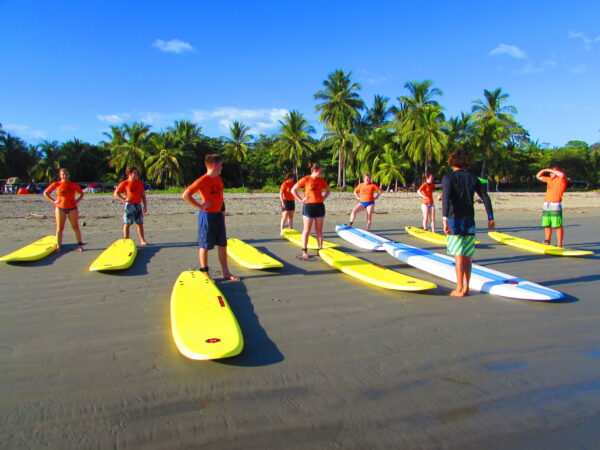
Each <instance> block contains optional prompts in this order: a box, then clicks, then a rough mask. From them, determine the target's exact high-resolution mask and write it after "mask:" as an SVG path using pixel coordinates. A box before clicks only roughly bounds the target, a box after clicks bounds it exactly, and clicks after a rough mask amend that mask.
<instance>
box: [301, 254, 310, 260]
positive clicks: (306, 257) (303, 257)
mask: <svg viewBox="0 0 600 450" xmlns="http://www.w3.org/2000/svg"><path fill="white" fill-rule="evenodd" d="M301 258H302V259H304V260H306V259H308V258H309V256H308V253H306V252H302V256H301Z"/></svg>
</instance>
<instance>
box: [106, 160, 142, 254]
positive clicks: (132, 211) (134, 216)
mask: <svg viewBox="0 0 600 450" xmlns="http://www.w3.org/2000/svg"><path fill="white" fill-rule="evenodd" d="M123 192H125V196H126V197H123V195H122V193H123ZM113 195H114V197H115V198H116V199H117V200H119V201H121V202H123V203H125V213H124V214H123V238H124V239H129V227H130V226H131V225H132V224H134V223H135V227H136V228H137V232H138V235H139V237H140V245H148V243H147V242H146V239H145V238H144V214H146V212H148V203H147V202H146V191H145V190H144V183H142V182H141V181H140V180H139V179H138V170H137V169H136V168H135V167H128V168H127V179H126V180H125V181H121V182H120V183H119V185H118V186H117V188H116V189H115V192H114V194H113ZM142 204H143V207H142Z"/></svg>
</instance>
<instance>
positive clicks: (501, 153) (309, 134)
mask: <svg viewBox="0 0 600 450" xmlns="http://www.w3.org/2000/svg"><path fill="white" fill-rule="evenodd" d="M322 85H323V86H322V89H321V90H318V91H317V92H316V93H315V94H314V100H315V102H316V104H315V112H316V113H318V122H319V123H320V124H321V125H322V127H323V133H322V135H321V136H320V137H317V136H315V134H316V131H315V128H314V127H312V126H311V125H310V124H309V122H308V121H307V119H306V117H305V115H304V114H303V113H301V112H300V111H297V110H291V111H289V112H288V113H287V114H286V115H285V116H284V117H283V118H282V120H280V121H279V125H280V127H279V129H278V130H276V132H275V133H274V134H272V135H270V136H269V135H265V134H260V135H258V136H253V135H251V134H250V127H249V126H248V125H247V124H244V123H243V122H242V121H233V122H232V123H231V124H230V125H229V136H219V137H210V136H206V135H204V134H203V131H202V128H201V126H200V125H199V124H197V123H194V122H190V121H185V120H181V121H176V122H175V123H174V124H173V126H171V127H168V128H167V129H165V130H153V129H152V127H151V126H150V125H148V124H144V123H142V122H132V123H123V124H121V125H115V126H111V127H110V129H109V131H107V132H105V133H104V137H105V140H103V141H101V142H99V143H97V144H91V143H87V142H83V141H81V140H79V139H77V138H73V139H71V140H68V141H66V142H57V141H42V142H40V143H38V144H35V145H33V144H29V143H27V142H25V141H24V140H23V139H21V138H20V137H18V136H15V135H13V134H11V133H9V132H7V131H6V130H4V129H3V128H2V126H1V125H0V178H2V179H6V178H9V177H19V178H21V179H23V180H33V181H36V182H50V181H53V180H55V179H56V178H57V172H58V169H59V168H60V167H66V168H68V169H69V170H70V171H71V176H72V179H73V180H79V181H82V182H83V181H89V182H91V181H102V182H113V183H114V182H116V181H119V180H121V179H123V178H124V177H125V173H124V170H125V168H126V167H128V166H135V167H137V168H138V170H139V172H140V175H141V177H142V178H143V179H144V180H145V181H146V182H148V183H149V184H151V185H153V186H154V187H157V188H161V189H172V190H174V191H177V190H178V189H180V188H181V187H183V186H185V185H187V184H190V183H191V182H192V181H194V180H195V179H196V178H197V177H198V176H200V175H201V174H202V173H203V172H204V157H205V155H207V154H209V153H220V154H222V155H223V156H224V158H225V162H226V164H225V165H224V169H223V173H222V176H223V178H224V181H225V184H226V186H227V187H229V188H236V189H239V190H240V191H247V190H250V189H263V190H265V191H268V192H277V188H278V186H279V184H280V183H281V181H282V179H283V176H284V174H285V173H286V172H290V171H291V172H294V173H295V174H296V176H297V177H301V176H303V175H305V174H307V173H308V165H309V163H311V162H318V163H320V164H321V165H322V166H323V167H324V169H325V171H324V176H325V177H326V179H327V180H328V181H330V184H331V185H332V186H335V187H337V188H339V189H345V188H346V186H347V185H348V184H351V185H354V184H356V183H357V182H358V181H359V180H360V178H361V175H362V174H364V173H370V174H371V175H372V177H373V179H374V181H375V182H378V183H380V184H381V185H382V186H383V187H385V188H386V189H388V190H391V189H393V190H398V189H401V188H403V187H413V188H414V187H415V186H416V187H418V186H419V185H420V183H421V180H422V175H423V173H425V172H431V173H433V174H434V176H435V177H436V178H437V179H438V180H439V179H440V178H441V176H442V175H443V174H444V173H446V172H447V171H448V170H449V169H448V167H447V166H446V164H445V161H446V159H447V157H448V155H449V154H450V153H451V152H453V151H455V150H458V149H466V150H467V151H469V152H470V155H471V158H472V160H473V167H472V170H473V171H476V172H477V173H479V174H480V176H481V177H483V178H487V179H489V180H490V181H491V182H492V184H491V188H492V189H498V188H499V187H502V188H503V189H508V188H515V189H532V188H534V189H542V188H543V186H540V185H539V183H537V181H536V180H535V174H536V173H537V172H538V171H539V170H540V168H544V167H548V166H555V165H556V166H560V167H561V168H563V169H564V170H565V171H566V173H567V175H568V177H569V178H570V179H571V180H576V181H577V182H578V185H581V187H582V188H585V189H593V188H596V187H597V186H598V184H600V142H597V143H594V144H592V145H590V144H588V143H586V142H583V141H579V140H572V141H569V142H567V143H566V144H565V145H564V146H562V147H550V146H549V145H547V144H540V143H539V141H532V140H531V138H530V136H529V133H528V131H527V129H526V127H525V126H523V125H522V124H520V123H519V122H518V121H517V114H518V111H517V108H515V107H514V106H512V105H510V104H509V97H510V96H509V94H508V93H506V92H504V91H503V90H502V88H496V89H492V90H488V89H484V91H483V93H482V94H483V95H482V96H481V97H480V98H477V99H475V100H473V102H472V106H471V110H470V111H468V112H461V113H460V114H459V115H458V116H455V117H446V114H445V113H444V107H443V104H442V101H441V100H442V99H443V92H442V90H441V89H439V88H437V87H435V86H434V83H433V82H432V81H431V80H424V81H409V82H407V83H406V84H405V85H404V89H405V93H403V94H402V95H399V96H398V97H396V102H395V104H391V102H390V100H389V99H388V98H386V97H383V96H380V95H375V96H374V98H373V102H372V104H371V106H367V104H366V102H365V101H364V100H363V99H362V98H361V97H360V91H361V86H360V84H358V83H356V82H354V81H353V80H352V72H345V71H343V70H339V69H338V70H335V71H333V72H332V73H330V74H328V75H327V77H326V78H325V79H324V81H323V83H322Z"/></svg>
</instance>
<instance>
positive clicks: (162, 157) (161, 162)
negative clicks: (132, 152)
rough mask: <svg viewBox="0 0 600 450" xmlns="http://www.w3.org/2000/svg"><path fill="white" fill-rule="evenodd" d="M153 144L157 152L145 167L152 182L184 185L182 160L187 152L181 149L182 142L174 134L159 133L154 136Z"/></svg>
mask: <svg viewBox="0 0 600 450" xmlns="http://www.w3.org/2000/svg"><path fill="white" fill-rule="evenodd" d="M152 143H153V145H154V147H155V150H154V151H155V152H154V154H153V155H152V156H149V157H148V158H147V159H146V161H145V165H146V167H147V174H148V178H149V180H150V181H152V182H153V183H156V184H159V185H161V186H165V185H182V184H183V171H182V167H181V162H180V159H182V158H183V156H184V154H185V152H184V151H183V150H182V148H181V141H180V140H179V139H178V136H177V135H176V134H174V133H171V132H167V133H159V134H156V135H154V137H153V139H152Z"/></svg>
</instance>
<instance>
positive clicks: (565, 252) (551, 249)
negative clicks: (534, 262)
mask: <svg viewBox="0 0 600 450" xmlns="http://www.w3.org/2000/svg"><path fill="white" fill-rule="evenodd" d="M488 236H489V237H491V238H492V239H494V240H495V241H498V242H501V243H502V244H506V245H510V246H512V247H516V248H520V249H521V250H527V251H529V252H534V253H540V254H542V255H554V256H585V255H593V254H594V252H590V251H587V250H569V249H567V248H561V247H555V246H554V245H546V244H542V243H540V242H535V241H530V240H528V239H522V238H518V237H516V236H511V235H510V234H505V233H500V232H498V231H488Z"/></svg>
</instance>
